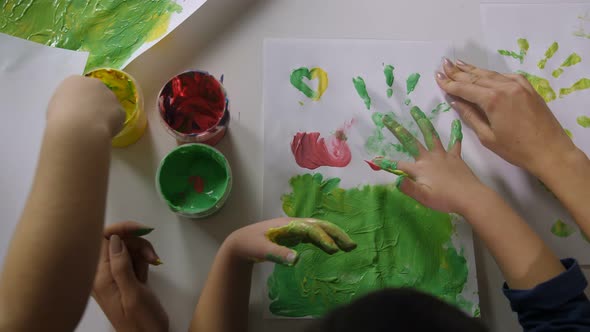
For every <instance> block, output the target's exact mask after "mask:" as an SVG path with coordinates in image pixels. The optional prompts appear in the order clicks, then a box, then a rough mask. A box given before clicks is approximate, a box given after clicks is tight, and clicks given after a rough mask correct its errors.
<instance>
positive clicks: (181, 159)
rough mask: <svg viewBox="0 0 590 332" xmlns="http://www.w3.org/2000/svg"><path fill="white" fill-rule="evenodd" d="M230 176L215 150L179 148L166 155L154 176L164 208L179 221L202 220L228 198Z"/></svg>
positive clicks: (191, 145)
mask: <svg viewBox="0 0 590 332" xmlns="http://www.w3.org/2000/svg"><path fill="white" fill-rule="evenodd" d="M231 188H232V172H231V168H230V166H229V162H228V161H227V159H226V158H225V157H224V156H223V154H222V153H221V152H219V151H218V150H217V149H215V148H213V147H211V146H209V145H206V144H194V143H193V144H183V145H180V146H178V147H176V148H175V149H174V150H172V151H170V153H168V155H167V156H166V157H164V159H162V162H161V163H160V166H159V167H158V170H157V172H156V189H157V190H158V193H159V194H160V197H161V198H162V200H163V201H164V202H166V205H168V208H169V209H170V210H171V211H172V212H174V213H176V214H178V215H180V216H183V217H187V218H205V217H208V216H210V215H212V214H214V213H215V212H217V211H219V210H220V209H221V208H222V207H223V205H224V204H225V201H226V200H227V198H228V197H229V194H230V192H231Z"/></svg>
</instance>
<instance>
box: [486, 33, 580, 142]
mask: <svg viewBox="0 0 590 332" xmlns="http://www.w3.org/2000/svg"><path fill="white" fill-rule="evenodd" d="M517 43H518V45H519V48H520V52H519V53H516V52H514V51H508V50H498V53H499V54H501V55H503V56H510V57H512V58H515V59H518V60H519V61H520V63H521V64H522V63H524V60H525V58H526V55H527V51H528V49H529V42H528V41H527V40H526V39H524V38H519V39H518V40H517ZM558 52H559V43H558V42H553V43H552V44H551V45H549V47H548V48H547V50H546V51H545V54H544V56H543V58H542V59H541V60H539V62H538V63H537V67H538V68H539V69H545V67H546V65H547V62H549V61H550V60H551V59H552V58H553V56H554V55H555V54H556V53H558ZM580 62H582V57H581V56H580V55H579V54H577V53H576V52H573V53H571V54H570V55H568V56H567V57H566V58H565V60H563V62H562V63H561V65H560V66H559V67H558V68H557V69H555V70H553V71H552V73H551V76H553V78H555V79H559V78H560V77H561V75H562V74H563V73H564V72H565V70H566V69H567V68H569V67H573V66H575V65H577V64H579V63H580ZM518 73H520V74H522V75H524V76H525V77H526V78H527V79H528V81H529V82H530V83H531V85H532V86H533V88H535V90H536V91H537V92H538V93H539V95H541V97H543V99H544V100H545V102H547V103H550V102H552V101H554V100H555V99H557V96H558V95H557V93H556V92H555V89H553V87H552V86H551V82H550V81H549V79H547V78H543V77H541V76H539V75H534V74H531V73H528V72H525V71H522V70H519V71H518ZM587 89H590V79H589V78H581V79H579V80H577V81H576V82H575V83H574V84H572V85H571V86H570V87H564V88H560V89H559V98H564V97H566V96H567V95H570V94H572V93H574V92H576V91H581V90H587ZM587 119H588V117H586V116H579V117H578V118H577V122H578V124H579V125H580V126H582V127H584V128H588V127H590V124H588V122H587V121H588V120H587ZM566 132H568V135H570V136H571V132H569V131H568V130H567V129H566Z"/></svg>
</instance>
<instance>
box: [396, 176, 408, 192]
mask: <svg viewBox="0 0 590 332" xmlns="http://www.w3.org/2000/svg"><path fill="white" fill-rule="evenodd" d="M405 179H406V176H405V175H402V176H398V177H397V179H395V187H396V188H397V189H399V188H400V187H401V185H402V183H403V182H404V180H405Z"/></svg>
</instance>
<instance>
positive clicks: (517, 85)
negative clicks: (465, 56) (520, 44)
mask: <svg viewBox="0 0 590 332" xmlns="http://www.w3.org/2000/svg"><path fill="white" fill-rule="evenodd" d="M443 69H444V72H445V73H441V72H439V73H437V75H436V80H437V82H438V84H439V86H440V87H441V88H442V89H443V90H444V91H445V92H446V93H448V94H450V95H451V96H453V97H455V98H454V99H455V100H454V101H453V102H451V106H452V107H453V108H454V109H455V110H456V111H457V112H458V113H459V115H460V116H461V118H462V119H463V121H465V123H467V124H468V125H469V126H470V127H471V128H472V129H473V130H474V131H475V133H476V134H477V136H478V137H479V140H480V141H481V143H482V144H483V145H484V146H485V147H487V148H488V149H490V150H492V151H493V152H495V153H496V154H498V155H499V156H500V157H502V158H504V159H505V160H506V161H508V162H510V163H512V164H514V165H516V166H519V167H523V168H525V169H527V170H528V171H531V172H532V173H533V174H535V175H539V174H538V173H539V172H542V171H543V170H550V169H555V168H557V167H559V164H560V162H561V160H563V158H564V156H565V155H567V154H568V153H570V152H574V151H577V148H576V146H575V145H574V144H573V143H572V140H571V139H570V138H569V137H568V136H567V134H566V133H565V131H564V130H563V129H562V127H561V125H560V124H559V122H558V121H557V119H556V118H555V116H554V115H553V113H552V112H551V110H550V109H549V107H548V106H547V104H546V103H545V101H544V100H543V98H541V96H539V94H538V93H537V92H536V91H535V89H534V88H533V86H532V85H531V84H530V83H529V81H528V80H527V79H526V78H525V77H524V76H522V75H517V74H507V75H504V74H500V73H497V72H493V71H489V70H484V69H481V68H478V67H475V66H472V65H469V64H466V63H464V62H462V61H457V63H456V64H453V63H452V62H451V61H450V60H448V59H445V60H444V61H443Z"/></svg>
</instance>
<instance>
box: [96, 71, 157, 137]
mask: <svg viewBox="0 0 590 332" xmlns="http://www.w3.org/2000/svg"><path fill="white" fill-rule="evenodd" d="M86 76H87V77H93V78H98V79H99V80H101V81H102V82H103V83H104V84H105V85H106V86H107V87H108V88H109V89H110V90H111V91H113V93H114V94H115V95H116V96H117V99H119V102H120V103H121V105H122V106H123V110H124V111H125V123H124V124H123V129H121V131H120V132H119V134H117V136H115V138H113V141H112V146H113V147H117V148H123V147H126V146H128V145H131V144H133V143H135V142H137V141H138V140H139V139H140V138H141V136H143V133H144V132H145V128H146V127H147V117H146V115H145V112H144V110H143V93H142V92H141V89H140V88H139V84H137V81H136V80H135V79H134V78H133V77H132V76H131V75H129V74H128V73H126V72H124V71H121V70H118V69H113V68H97V69H94V70H92V71H90V72H88V73H86Z"/></svg>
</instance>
